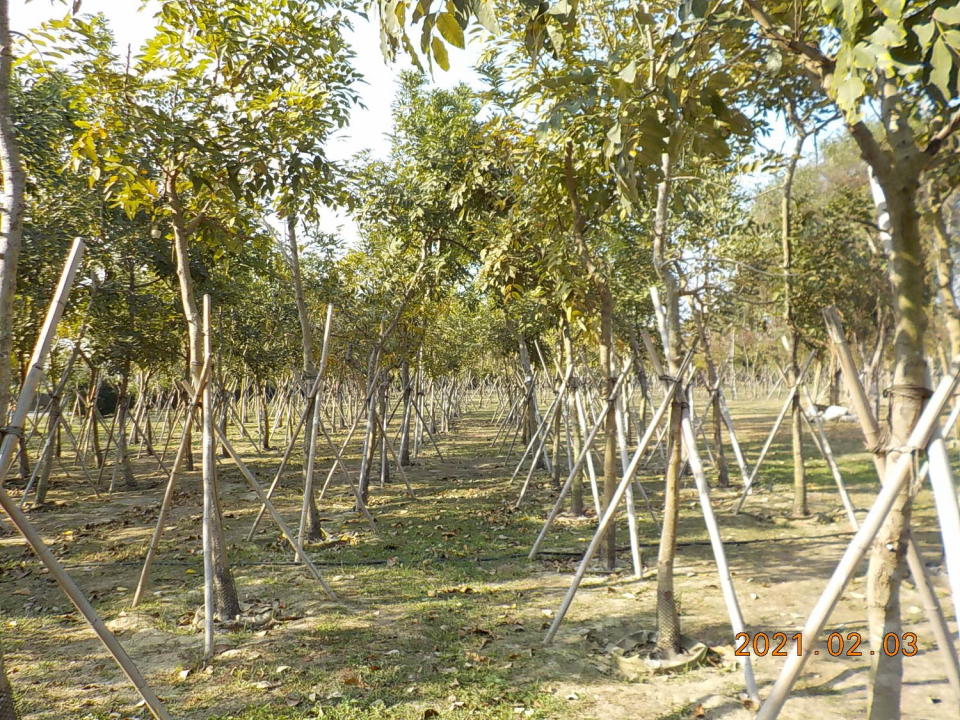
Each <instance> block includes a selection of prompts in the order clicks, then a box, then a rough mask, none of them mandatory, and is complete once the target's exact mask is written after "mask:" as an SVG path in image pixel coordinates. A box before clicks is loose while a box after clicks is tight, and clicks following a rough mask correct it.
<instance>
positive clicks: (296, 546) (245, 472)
mask: <svg viewBox="0 0 960 720" xmlns="http://www.w3.org/2000/svg"><path fill="white" fill-rule="evenodd" d="M216 431H217V436H218V437H219V438H220V442H221V444H222V445H223V447H224V448H226V450H227V454H228V455H230V459H231V460H233V462H234V463H236V466H237V469H238V470H239V471H240V474H241V475H242V476H243V479H244V480H246V481H247V485H249V486H250V489H251V490H253V492H254V494H255V495H256V496H257V498H258V499H259V500H260V502H261V503H263V505H264V507H266V508H267V512H269V513H270V517H272V518H273V521H274V522H275V523H276V524H277V527H278V528H279V529H280V532H281V533H282V534H283V537H284V538H285V539H286V541H287V542H288V543H290V547H292V548H293V550H294V552H295V553H296V557H297V559H298V560H300V561H301V562H303V564H304V565H305V566H306V568H307V571H308V572H309V573H310V575H312V576H313V578H314V580H316V581H317V582H319V583H320V586H321V587H322V588H323V591H324V592H325V593H326V594H327V597H329V598H330V599H331V600H337V595H336V593H334V592H333V589H332V588H331V587H330V586H329V585H327V583H326V581H325V580H324V579H323V576H322V575H321V574H320V571H319V570H318V569H317V566H316V565H314V564H313V561H312V560H311V559H310V558H309V556H308V555H307V553H306V551H305V550H304V549H303V544H302V543H301V542H300V541H299V540H298V539H297V538H295V537H294V535H293V533H292V532H291V531H290V528H288V527H287V524H286V523H285V522H284V521H283V518H282V517H280V513H279V512H277V509H276V508H275V507H274V506H273V503H272V502H271V501H270V498H268V497H267V496H266V494H265V493H264V492H263V488H261V487H260V483H258V482H257V478H256V477H255V476H254V474H253V473H252V472H251V471H250V468H248V467H247V465H246V463H244V462H243V460H241V459H240V455H239V454H237V451H236V450H234V448H233V445H232V444H231V443H230V441H229V440H228V439H227V436H226V435H225V434H224V432H223V430H221V429H220V428H219V427H217V428H216Z"/></svg>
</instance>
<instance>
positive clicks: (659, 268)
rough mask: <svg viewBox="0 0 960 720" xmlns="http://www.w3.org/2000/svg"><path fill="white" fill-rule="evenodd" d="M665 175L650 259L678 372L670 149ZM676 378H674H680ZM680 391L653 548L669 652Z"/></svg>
mask: <svg viewBox="0 0 960 720" xmlns="http://www.w3.org/2000/svg"><path fill="white" fill-rule="evenodd" d="M661 171H662V173H663V177H662V179H661V181H660V183H659V184H658V185H657V205H656V213H655V215H654V228H653V263H654V268H655V270H656V272H657V276H658V278H659V279H660V283H661V285H662V286H663V290H664V301H665V308H664V318H663V324H664V330H665V334H666V337H665V338H664V345H665V346H664V352H665V354H666V357H667V365H668V368H669V370H670V373H671V374H672V375H674V376H676V375H677V374H678V373H679V372H680V363H681V362H682V352H683V346H682V342H681V337H680V331H681V324H680V283H679V278H678V277H677V274H676V269H675V266H674V264H673V262H672V258H670V257H668V256H667V251H666V250H667V242H668V239H669V238H668V231H669V201H670V191H671V187H670V186H671V181H670V178H671V175H672V172H673V158H672V155H671V153H670V151H668V152H665V153H664V154H663V156H662V158H661ZM679 379H680V378H677V380H678V381H679ZM683 396H684V393H682V392H677V393H676V394H675V395H674V401H673V404H672V405H671V407H670V420H669V423H670V424H669V434H668V438H667V441H668V443H667V448H668V451H669V452H668V459H667V468H666V476H665V478H664V501H663V527H662V528H661V532H660V548H659V552H658V554H657V629H658V637H657V649H658V650H659V651H660V652H661V653H663V654H665V655H667V656H670V655H675V654H676V653H679V652H680V616H679V614H678V612H677V602H676V597H675V595H674V585H673V563H674V557H675V555H676V548H677V520H678V518H679V509H680V470H681V465H682V461H681V453H680V450H681V438H680V427H681V420H682V413H683Z"/></svg>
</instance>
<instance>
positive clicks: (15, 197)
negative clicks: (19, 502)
mask: <svg viewBox="0 0 960 720" xmlns="http://www.w3.org/2000/svg"><path fill="white" fill-rule="evenodd" d="M12 72H13V38H12V37H11V35H10V3H9V0H0V169H2V178H3V195H2V205H0V415H2V418H3V424H4V425H6V422H7V412H8V410H9V408H10V381H11V379H12V378H11V377H10V366H11V352H12V350H13V299H14V295H15V293H16V291H17V264H18V263H19V260H20V246H21V242H22V238H23V209H24V200H23V192H24V173H23V165H22V163H21V160H20V148H19V147H18V145H17V138H16V131H15V130H14V127H13V115H12V113H11V108H10V83H11V76H12ZM2 482H3V479H2V478H0V483H2ZM16 717H17V712H16V708H15V707H14V703H13V690H12V688H11V687H10V682H9V681H8V680H7V672H6V668H5V667H4V664H3V652H2V649H0V720H16Z"/></svg>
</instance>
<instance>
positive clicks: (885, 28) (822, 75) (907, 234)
mask: <svg viewBox="0 0 960 720" xmlns="http://www.w3.org/2000/svg"><path fill="white" fill-rule="evenodd" d="M744 6H745V8H746V11H745V12H746V16H747V17H749V18H751V19H752V20H753V21H754V23H755V28H756V32H757V39H760V40H761V41H763V42H767V43H769V44H770V46H772V47H773V48H775V49H776V51H777V52H778V53H780V54H781V55H783V56H785V58H789V62H790V67H791V69H792V70H793V72H795V73H797V74H806V75H809V76H810V77H812V79H813V81H814V84H815V86H816V87H817V90H818V92H819V93H821V94H822V95H823V96H824V97H825V98H828V99H829V100H830V102H832V103H833V104H834V105H835V106H836V107H837V108H838V109H839V110H840V111H842V112H843V113H844V120H845V124H846V127H847V130H848V131H849V133H850V135H851V137H853V139H854V141H855V142H856V143H857V146H858V147H859V149H860V153H861V155H862V157H863V159H864V161H865V162H866V163H867V164H868V165H869V166H870V169H871V171H872V173H873V176H874V178H875V179H876V182H877V183H878V185H879V187H880V188H881V189H882V191H883V197H884V199H885V202H886V204H885V207H884V208H883V211H884V212H885V213H887V214H889V234H890V238H891V252H890V258H889V264H888V273H889V277H890V284H891V290H892V301H893V312H894V318H895V329H894V347H893V351H894V369H893V387H892V392H891V394H890V440H889V445H888V448H887V452H886V459H887V462H888V464H891V463H895V462H896V459H897V458H898V457H899V455H900V452H899V450H898V448H901V447H903V446H904V444H905V443H906V441H907V437H908V435H909V433H910V431H911V430H912V429H913V426H914V423H915V422H916V419H917V418H918V417H919V415H920V411H921V408H922V405H923V401H924V398H925V397H926V395H927V393H928V392H929V390H928V382H929V378H928V368H927V363H926V359H925V356H924V339H925V335H926V331H927V326H928V318H927V314H926V310H925V308H926V307H927V303H926V293H927V287H928V285H927V282H926V278H925V264H924V247H923V243H922V241H921V236H920V214H919V212H918V204H917V194H918V191H919V189H920V185H921V180H922V177H923V175H924V173H925V172H926V171H927V170H928V169H929V168H930V166H931V165H932V164H933V162H934V161H935V159H936V158H937V156H938V154H940V152H941V151H942V149H943V148H944V147H945V144H946V142H947V140H948V139H949V138H950V136H951V135H952V134H953V133H954V132H955V131H956V130H957V128H960V110H957V109H956V108H954V107H952V103H951V99H952V98H955V97H956V95H957V91H958V86H957V68H958V67H960V56H958V54H957V48H953V49H951V43H953V42H955V35H956V30H954V29H953V28H954V27H955V26H956V25H958V24H960V11H958V8H957V7H956V6H943V7H941V6H940V4H939V3H933V2H930V3H920V4H918V6H916V7H911V8H910V9H909V10H908V8H907V7H906V6H905V5H904V4H901V3H884V4H882V5H876V4H873V3H866V2H861V1H860V0H852V1H851V2H844V3H840V2H825V3H820V2H809V3H804V4H803V13H802V14H801V13H796V12H795V9H794V7H793V6H792V5H790V6H789V8H788V7H787V5H786V4H785V3H767V2H763V1H762V0H745V2H744ZM951 33H953V34H951ZM825 35H826V36H830V37H831V38H833V39H834V42H832V43H831V45H830V46H829V48H827V49H825V47H824V45H823V44H822V43H821V38H823V37H824V36H825ZM867 103H870V104H872V105H873V106H874V107H875V108H877V110H878V111H879V115H880V123H879V127H877V128H871V127H870V126H869V125H868V124H867V122H866V121H865V120H864V117H863V110H864V106H865V104H867ZM910 507H911V504H910V496H909V491H908V490H907V489H904V491H903V493H902V494H901V496H900V497H899V499H898V501H897V504H896V505H895V507H894V508H893V510H892V512H891V513H890V515H889V516H888V518H887V520H886V522H885V523H884V526H883V528H882V530H881V531H880V533H879V535H878V536H877V538H876V541H875V543H874V546H873V550H872V551H871V555H870V570H869V575H868V619H869V623H870V643H871V646H872V647H874V648H875V649H878V650H879V648H880V642H881V640H882V638H883V637H884V635H885V634H886V633H890V632H893V633H896V632H899V630H900V627H901V625H900V594H899V591H900V583H901V580H902V578H903V576H904V573H905V568H906V564H905V559H904V558H905V550H906V543H907V535H908V533H909V526H910ZM871 669H872V679H873V689H872V693H871V696H870V702H869V709H868V716H869V718H870V719H871V720H891V719H895V718H899V717H900V688H901V681H902V673H903V661H902V658H900V657H887V656H885V655H884V654H883V653H882V652H877V653H876V654H875V655H874V656H872V657H871Z"/></svg>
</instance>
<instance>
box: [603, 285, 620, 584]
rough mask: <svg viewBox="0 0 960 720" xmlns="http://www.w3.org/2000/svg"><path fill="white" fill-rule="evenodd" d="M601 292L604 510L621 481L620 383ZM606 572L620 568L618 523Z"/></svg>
mask: <svg viewBox="0 0 960 720" xmlns="http://www.w3.org/2000/svg"><path fill="white" fill-rule="evenodd" d="M598 289H600V290H601V293H600V370H601V372H602V373H603V375H604V377H605V378H606V388H605V392H606V396H607V405H606V411H605V412H606V414H605V416H604V421H603V424H604V427H603V439H604V446H603V509H604V510H606V509H607V507H609V505H610V503H611V501H612V500H613V496H614V493H615V492H616V489H617V485H618V484H619V482H618V481H619V478H618V476H617V404H616V399H615V398H614V397H613V388H614V386H615V385H616V384H617V372H616V368H615V366H614V362H615V361H614V337H613V293H611V292H610V288H609V286H608V285H607V284H606V282H604V283H603V284H602V288H598ZM605 550H606V552H605V555H606V561H607V569H608V570H613V569H614V568H615V567H616V566H617V524H616V523H615V522H611V523H610V524H609V526H608V527H607V535H606V538H605Z"/></svg>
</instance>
